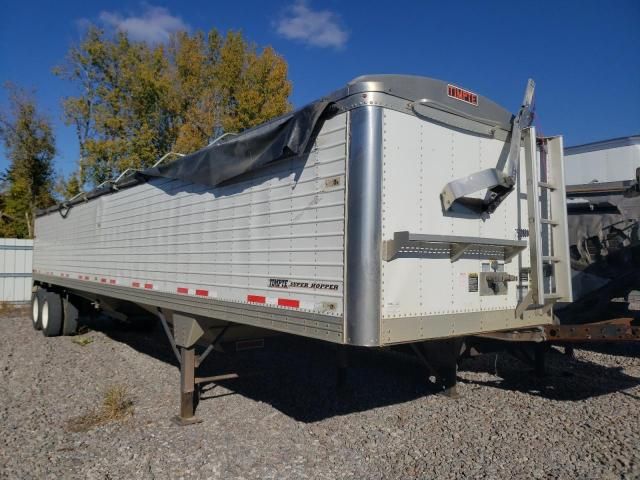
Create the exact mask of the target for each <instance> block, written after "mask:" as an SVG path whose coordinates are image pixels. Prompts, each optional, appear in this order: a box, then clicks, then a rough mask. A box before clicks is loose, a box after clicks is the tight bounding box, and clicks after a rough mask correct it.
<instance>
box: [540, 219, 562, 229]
mask: <svg viewBox="0 0 640 480" xmlns="http://www.w3.org/2000/svg"><path fill="white" fill-rule="evenodd" d="M540 223H545V224H547V225H551V226H552V227H555V226H558V225H559V223H558V222H556V221H555V220H551V219H549V218H541V219H540Z"/></svg>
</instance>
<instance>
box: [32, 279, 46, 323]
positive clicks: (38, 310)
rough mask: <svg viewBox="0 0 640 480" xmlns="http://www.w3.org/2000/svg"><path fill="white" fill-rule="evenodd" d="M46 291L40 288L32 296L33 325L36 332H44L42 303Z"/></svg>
mask: <svg viewBox="0 0 640 480" xmlns="http://www.w3.org/2000/svg"><path fill="white" fill-rule="evenodd" d="M44 293H45V291H44V290H43V289H41V288H38V289H37V290H36V291H35V292H33V293H32V294H31V325H32V326H33V328H34V329H35V330H42V303H43V302H44Z"/></svg>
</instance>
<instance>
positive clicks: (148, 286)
mask: <svg viewBox="0 0 640 480" xmlns="http://www.w3.org/2000/svg"><path fill="white" fill-rule="evenodd" d="M144 288H147V289H151V288H153V283H145V284H144Z"/></svg>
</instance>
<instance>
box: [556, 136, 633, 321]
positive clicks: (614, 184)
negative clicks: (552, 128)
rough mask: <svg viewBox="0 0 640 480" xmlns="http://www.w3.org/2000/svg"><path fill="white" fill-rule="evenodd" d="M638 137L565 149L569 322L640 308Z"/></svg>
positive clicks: (624, 313)
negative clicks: (570, 285)
mask: <svg viewBox="0 0 640 480" xmlns="http://www.w3.org/2000/svg"><path fill="white" fill-rule="evenodd" d="M639 169H640V135H636V136H631V137H623V138H615V139H611V140H604V141H600V142H594V143H588V144H586V145H576V146H573V147H569V148H566V149H565V171H566V182H567V187H566V190H567V208H568V215H569V216H568V220H569V245H570V253H571V267H572V275H573V297H574V300H575V302H574V303H573V304H571V305H568V306H567V308H565V309H562V310H561V313H560V315H561V317H562V318H566V319H567V321H572V322H588V321H593V320H603V319H606V318H610V317H615V316H628V315H635V313H634V312H636V311H638V310H640V249H639V247H640V228H639V223H638V222H639V221H640V185H639V182H638V175H639V172H640V171H639Z"/></svg>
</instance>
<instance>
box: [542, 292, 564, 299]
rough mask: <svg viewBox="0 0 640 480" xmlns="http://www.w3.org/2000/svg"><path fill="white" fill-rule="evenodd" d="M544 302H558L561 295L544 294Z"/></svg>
mask: <svg viewBox="0 0 640 480" xmlns="http://www.w3.org/2000/svg"><path fill="white" fill-rule="evenodd" d="M543 297H544V299H545V300H558V299H559V298H562V295H558V294H557V293H546V294H544V295H543Z"/></svg>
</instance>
